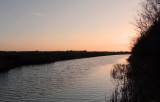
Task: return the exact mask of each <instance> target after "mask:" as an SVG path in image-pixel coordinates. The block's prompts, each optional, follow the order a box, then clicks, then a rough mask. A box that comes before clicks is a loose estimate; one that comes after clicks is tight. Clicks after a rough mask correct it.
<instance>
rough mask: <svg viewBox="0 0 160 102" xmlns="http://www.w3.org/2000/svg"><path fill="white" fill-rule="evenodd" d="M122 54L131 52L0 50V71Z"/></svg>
mask: <svg viewBox="0 0 160 102" xmlns="http://www.w3.org/2000/svg"><path fill="white" fill-rule="evenodd" d="M122 54H131V53H130V52H107V51H103V52H98V51H97V52H96V51H92V52H87V51H0V73H1V72H7V71H9V70H10V69H13V68H16V67H20V66H25V65H39V64H47V63H53V62H57V61H65V60H72V59H81V58H90V57H98V56H107V55H122Z"/></svg>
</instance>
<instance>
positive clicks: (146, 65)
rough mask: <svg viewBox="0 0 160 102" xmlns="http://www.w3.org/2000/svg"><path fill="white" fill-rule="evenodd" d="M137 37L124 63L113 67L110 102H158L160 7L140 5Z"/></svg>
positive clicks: (149, 2) (152, 2) (153, 0)
mask: <svg viewBox="0 0 160 102" xmlns="http://www.w3.org/2000/svg"><path fill="white" fill-rule="evenodd" d="M142 7H143V9H142V12H141V13H140V18H139V19H138V20H137V21H138V22H137V27H138V28H139V29H140V36H139V37H138V38H137V40H136V42H135V44H134V46H133V48H132V54H131V56H130V57H129V59H128V62H129V63H128V64H127V65H125V64H117V65H115V66H114V69H113V71H112V76H113V78H114V79H117V80H118V86H117V88H116V90H115V92H114V93H113V95H112V99H111V100H110V101H111V102H160V5H159V4H158V3H157V0H146V2H144V3H143V5H142Z"/></svg>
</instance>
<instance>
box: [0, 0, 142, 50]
mask: <svg viewBox="0 0 160 102" xmlns="http://www.w3.org/2000/svg"><path fill="white" fill-rule="evenodd" d="M139 2H140V0H0V50H3V51H11V50H12V51H13V50H14V51H15V50H16V51H26V50H27V51H35V50H39V51H57V50H58V51H61V50H63V51H64V50H87V51H126V50H130V49H129V44H130V39H131V37H132V36H133V35H134V34H135V31H134V30H135V29H134V26H133V25H132V24H131V23H133V22H134V17H135V16H136V12H137V7H138V5H139Z"/></svg>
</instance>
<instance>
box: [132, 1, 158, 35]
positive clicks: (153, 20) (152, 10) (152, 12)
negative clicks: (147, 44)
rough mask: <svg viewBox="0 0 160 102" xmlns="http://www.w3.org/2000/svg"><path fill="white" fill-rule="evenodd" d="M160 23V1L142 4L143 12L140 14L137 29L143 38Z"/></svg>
mask: <svg viewBox="0 0 160 102" xmlns="http://www.w3.org/2000/svg"><path fill="white" fill-rule="evenodd" d="M159 21H160V4H159V3H158V0H145V1H144V2H142V3H141V10H140V11H139V12H138V17H137V19H136V24H135V25H136V27H137V28H138V31H139V33H140V35H141V36H143V35H144V34H145V32H146V31H147V30H148V29H149V28H150V27H151V26H153V25H155V24H157V23H158V22H159Z"/></svg>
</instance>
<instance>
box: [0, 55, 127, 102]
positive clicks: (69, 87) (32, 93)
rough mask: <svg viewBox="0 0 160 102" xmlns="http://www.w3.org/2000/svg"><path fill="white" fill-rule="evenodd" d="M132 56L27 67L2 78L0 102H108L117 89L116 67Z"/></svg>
mask: <svg viewBox="0 0 160 102" xmlns="http://www.w3.org/2000/svg"><path fill="white" fill-rule="evenodd" d="M127 57H128V55H116V56H104V57H94V58H85V59H77V60H69V61H60V62H56V63H52V64H45V65H34V66H24V67H21V68H16V69H13V70H10V71H9V72H8V73H4V74H0V82H1V83H0V102H6V101H7V102H105V100H108V99H110V94H111V93H112V91H113V90H114V88H115V85H116V84H115V83H114V82H113V79H112V78H111V76H110V71H111V69H112V66H113V64H116V63H118V62H122V61H124V60H125V59H126V58H127Z"/></svg>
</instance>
